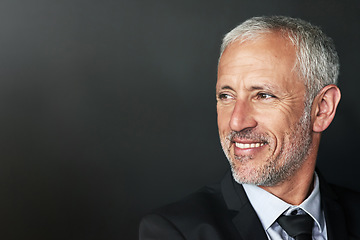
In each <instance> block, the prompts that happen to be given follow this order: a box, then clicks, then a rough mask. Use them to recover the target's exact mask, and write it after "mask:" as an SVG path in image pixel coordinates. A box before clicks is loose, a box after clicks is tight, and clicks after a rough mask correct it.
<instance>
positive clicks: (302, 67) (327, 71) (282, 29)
mask: <svg viewBox="0 0 360 240" xmlns="http://www.w3.org/2000/svg"><path fill="white" fill-rule="evenodd" d="M269 33H279V34H281V35H282V36H283V37H284V38H288V39H289V40H290V41H291V43H292V44H293V45H294V47H295V49H296V56H297V59H296V64H295V66H294V67H295V69H296V70H297V71H298V74H299V77H300V78H301V79H303V80H304V83H305V86H306V89H307V96H306V98H307V99H306V105H307V107H310V106H311V104H312V101H313V99H314V98H315V96H316V95H317V94H318V93H319V91H320V90H321V89H322V88H323V87H325V86H326V85H329V84H337V79H338V76H339V68H340V64H339V57H338V55H337V53H336V50H335V45H334V42H333V40H332V39H331V38H330V37H328V36H326V35H325V34H324V33H323V32H322V31H321V29H320V28H319V27H316V26H313V25H312V24H310V23H309V22H306V21H304V20H301V19H297V18H290V17H284V16H263V17H253V18H251V19H249V20H247V21H245V22H243V23H242V24H240V25H238V26H237V27H236V28H234V29H233V30H231V31H230V32H229V33H227V34H226V35H225V37H224V39H223V42H222V45H221V52H220V58H221V56H222V54H223V52H224V51H225V48H226V47H227V46H228V45H229V44H231V43H233V42H235V41H239V42H240V43H243V42H245V41H251V40H256V39H259V38H261V37H263V36H264V35H266V34H269ZM220 58H219V61H220ZM309 105H310V106H309Z"/></svg>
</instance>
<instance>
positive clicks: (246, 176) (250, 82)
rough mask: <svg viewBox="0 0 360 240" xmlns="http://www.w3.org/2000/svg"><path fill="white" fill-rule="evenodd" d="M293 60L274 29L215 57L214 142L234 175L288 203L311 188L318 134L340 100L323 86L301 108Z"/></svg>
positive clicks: (333, 90) (299, 83) (303, 90)
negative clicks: (307, 105) (216, 133)
mask: <svg viewBox="0 0 360 240" xmlns="http://www.w3.org/2000/svg"><path fill="white" fill-rule="evenodd" d="M295 60H296V52H295V49H294V47H293V46H292V45H291V44H290V41H289V40H287V39H284V38H282V37H280V36H278V35H276V33H273V34H267V35H266V36H264V37H262V38H260V39H257V40H253V41H249V42H244V43H241V44H240V43H239V42H234V43H232V44H230V45H229V46H228V47H227V48H226V49H225V51H224V53H223V55H222V57H221V59H220V62H219V67H218V81H217V85H216V97H217V112H218V128H219V135H220V140H221V143H222V147H223V149H224V152H225V154H226V156H227V158H228V160H229V162H230V165H231V167H232V171H233V176H234V178H235V180H236V181H238V182H240V183H251V184H256V185H259V186H260V187H262V188H264V189H265V190H267V191H269V192H271V193H273V194H274V195H276V196H278V197H279V198H281V199H283V200H284V201H286V202H288V203H291V204H299V203H301V202H302V201H303V200H304V199H305V198H306V197H307V195H308V194H309V192H310V191H311V187H312V183H313V173H314V169H315V163H316V155H317V151H318V146H319V142H320V136H321V132H322V131H323V130H325V129H326V128H327V127H328V126H329V124H330V123H331V121H332V119H333V117H334V114H335V111H336V107H337V104H338V102H339V100H340V90H339V89H338V88H337V87H336V86H335V85H329V86H326V87H325V88H324V89H322V90H321V91H320V93H319V94H318V95H317V97H316V98H315V99H314V102H313V105H312V108H311V111H305V93H306V88H305V85H304V81H303V80H302V79H300V78H299V77H298V74H297V72H296V70H295V69H294V66H295Z"/></svg>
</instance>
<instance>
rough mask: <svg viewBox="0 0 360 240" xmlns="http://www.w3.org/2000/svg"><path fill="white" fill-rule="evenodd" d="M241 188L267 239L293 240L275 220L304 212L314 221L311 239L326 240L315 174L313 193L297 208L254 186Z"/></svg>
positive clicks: (317, 180)
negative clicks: (281, 216) (282, 216)
mask: <svg viewBox="0 0 360 240" xmlns="http://www.w3.org/2000/svg"><path fill="white" fill-rule="evenodd" d="M243 186H244V190H245V192H246V194H247V196H248V198H249V200H250V203H251V205H252V206H253V208H254V209H255V212H256V213H257V215H258V217H259V219H260V221H261V224H262V226H263V228H264V230H265V232H266V234H267V236H268V238H269V239H271V240H284V239H285V240H293V238H292V237H290V236H289V235H288V234H287V233H286V232H285V231H284V230H283V229H282V228H281V227H280V225H279V224H278V223H277V222H276V219H277V218H278V217H279V216H280V215H282V214H285V215H290V214H291V213H292V212H293V211H294V210H296V211H297V212H298V213H297V214H301V213H304V212H306V213H307V214H309V215H310V216H311V217H312V218H313V219H314V221H315V224H314V227H313V239H315V240H327V232H326V223H325V217H324V212H323V211H322V209H321V202H320V200H321V199H320V189H319V178H318V176H317V174H316V173H315V177H314V189H313V191H312V192H311V194H310V196H309V197H308V198H306V199H305V200H304V202H302V203H301V204H300V205H298V206H294V205H291V204H288V203H286V202H284V201H283V200H281V199H280V198H278V197H276V196H275V195H273V194H271V193H269V192H267V191H265V190H264V189H262V188H260V187H258V186H256V185H251V184H243Z"/></svg>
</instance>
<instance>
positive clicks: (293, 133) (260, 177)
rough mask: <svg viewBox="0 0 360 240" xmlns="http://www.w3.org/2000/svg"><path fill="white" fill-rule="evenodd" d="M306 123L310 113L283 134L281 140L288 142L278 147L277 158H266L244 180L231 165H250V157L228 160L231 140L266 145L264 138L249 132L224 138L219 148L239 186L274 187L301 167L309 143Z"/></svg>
mask: <svg viewBox="0 0 360 240" xmlns="http://www.w3.org/2000/svg"><path fill="white" fill-rule="evenodd" d="M305 109H306V108H305ZM310 123H311V121H310V111H307V110H305V111H304V113H303V115H302V116H301V118H300V119H299V122H298V123H297V124H296V125H295V126H294V128H293V129H292V130H290V132H287V133H286V135H285V138H287V140H288V142H287V143H286V144H285V145H282V148H281V149H280V153H279V155H278V156H277V157H270V158H268V159H267V160H266V161H265V162H264V165H262V166H260V167H258V168H257V169H254V170H253V171H252V172H251V173H250V174H248V175H246V176H244V174H242V173H241V172H240V171H239V169H237V167H236V164H235V161H236V162H237V163H238V164H239V163H240V164H246V162H248V161H251V158H252V157H251V156H235V157H234V158H235V159H232V158H231V156H230V143H231V139H232V138H233V137H234V136H238V137H240V136H241V137H243V138H250V139H256V140H260V141H263V142H267V141H268V137H267V135H263V134H257V133H253V132H252V131H253V130H252V129H246V130H243V131H240V132H231V133H230V134H229V135H228V136H227V137H226V140H224V141H222V142H221V145H222V148H223V150H224V153H225V155H226V157H227V159H228V161H229V163H230V166H231V171H232V174H233V177H234V179H235V181H236V182H238V183H240V184H244V183H246V184H255V185H260V186H275V185H277V184H279V183H281V182H284V181H285V180H286V179H288V178H290V177H291V176H292V175H293V174H294V173H295V172H296V171H297V170H298V169H299V168H300V167H301V166H302V165H303V163H304V162H305V160H306V159H307V156H308V155H309V153H310V150H311V143H312V138H311V129H310ZM269 146H270V144H269ZM281 159H283V160H281ZM249 175H250V176H249Z"/></svg>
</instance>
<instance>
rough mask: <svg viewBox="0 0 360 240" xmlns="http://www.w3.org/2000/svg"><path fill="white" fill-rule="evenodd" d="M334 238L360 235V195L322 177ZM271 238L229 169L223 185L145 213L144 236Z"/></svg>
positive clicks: (159, 239) (169, 239)
mask: <svg viewBox="0 0 360 240" xmlns="http://www.w3.org/2000/svg"><path fill="white" fill-rule="evenodd" d="M320 192H321V201H322V207H323V209H324V213H325V220H326V227H327V232H328V239H329V240H346V239H349V240H350V239H360V194H359V193H356V192H354V191H350V190H347V189H344V188H340V187H335V186H330V185H329V184H327V183H326V182H325V181H324V179H323V178H322V177H321V176H320ZM150 239H151V240H155V239H156V240H178V239H189V240H195V239H197V240H200V239H204V240H220V239H222V240H232V239H234V240H235V239H236V240H251V239H254V240H266V239H268V238H267V236H266V234H265V231H264V230H263V228H262V225H261V222H260V220H259V218H258V217H257V214H256V212H255V210H254V209H253V207H252V206H251V204H250V202H249V200H248V198H247V196H246V193H245V191H244V189H243V187H242V185H240V184H237V183H236V182H235V181H234V180H233V178H232V176H231V173H230V172H228V173H227V174H226V176H225V177H224V179H223V180H222V182H221V183H220V184H218V185H213V186H208V187H205V188H203V189H201V190H200V191H198V192H196V193H194V194H192V195H190V196H189V197H187V198H186V199H184V200H182V201H180V202H177V203H173V204H170V205H167V206H165V207H162V208H160V209H157V210H155V211H154V212H153V213H151V214H149V215H147V216H145V217H144V218H143V219H142V221H141V223H140V240H150Z"/></svg>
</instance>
